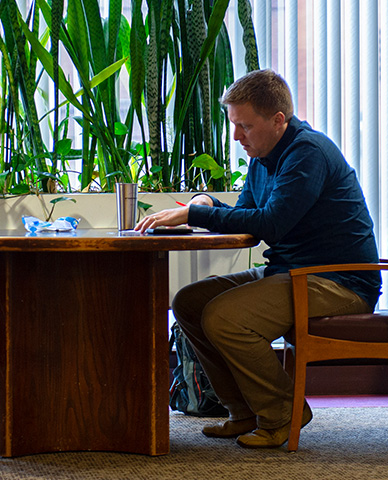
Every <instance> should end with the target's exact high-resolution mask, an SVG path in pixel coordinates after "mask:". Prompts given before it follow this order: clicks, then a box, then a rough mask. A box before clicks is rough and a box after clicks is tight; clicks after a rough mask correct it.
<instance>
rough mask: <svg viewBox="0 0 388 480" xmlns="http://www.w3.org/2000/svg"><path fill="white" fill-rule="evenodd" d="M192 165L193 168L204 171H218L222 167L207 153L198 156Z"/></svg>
mask: <svg viewBox="0 0 388 480" xmlns="http://www.w3.org/2000/svg"><path fill="white" fill-rule="evenodd" d="M192 165H193V167H197V168H202V169H204V170H217V169H218V168H219V167H220V166H219V165H218V163H217V162H216V161H215V160H214V158H213V157H211V156H210V155H208V154H207V153H203V154H202V155H198V157H196V158H195V159H194V160H193V164H192Z"/></svg>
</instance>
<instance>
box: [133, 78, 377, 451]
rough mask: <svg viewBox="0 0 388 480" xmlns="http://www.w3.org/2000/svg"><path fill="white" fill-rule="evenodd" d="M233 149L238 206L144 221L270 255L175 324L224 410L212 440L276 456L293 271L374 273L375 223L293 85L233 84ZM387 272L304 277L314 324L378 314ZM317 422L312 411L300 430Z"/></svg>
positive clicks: (203, 296)
mask: <svg viewBox="0 0 388 480" xmlns="http://www.w3.org/2000/svg"><path fill="white" fill-rule="evenodd" d="M222 102H223V104H225V105H227V108H228V115H229V119H230V120H231V122H232V123H233V124H234V128H235V130H234V139H235V140H237V141H239V142H240V143H241V145H242V146H243V147H244V149H245V150H246V152H247V154H248V155H249V156H250V157H251V161H250V165H249V169H248V174H247V178H246V182H245V185H244V188H243V190H242V192H241V194H240V196H239V199H238V201H237V203H236V206H235V207H230V206H228V205H225V204H223V203H221V202H220V201H218V200H217V199H216V198H214V197H212V196H210V195H205V194H201V195H198V196H195V197H194V198H193V199H192V200H191V201H190V202H189V204H188V206H185V207H181V208H177V209H172V210H164V211H162V212H160V213H157V214H156V215H155V214H154V215H150V216H148V217H146V218H145V219H143V220H142V221H141V222H140V223H139V225H138V226H137V227H136V228H137V229H138V230H141V231H144V230H145V229H146V228H154V227H157V226H160V225H168V226H173V225H180V224H183V223H188V224H189V225H191V226H197V227H204V228H208V229H209V230H212V231H215V232H221V233H250V234H252V235H254V236H255V237H256V238H257V239H259V240H263V241H265V243H266V244H267V245H268V246H269V248H268V250H266V251H265V252H264V256H265V257H266V260H267V262H266V265H265V266H264V267H260V268H252V269H249V270H247V271H244V272H240V273H236V274H230V275H225V276H219V277H214V278H207V279H205V280H202V281H199V282H196V283H194V284H191V285H188V286H186V287H184V288H183V289H181V290H180V291H179V292H178V293H177V295H176V297H175V299H174V301H173V311H174V314H175V317H176V319H177V321H178V323H179V325H180V326H181V328H182V330H183V331H184V332H185V334H186V335H187V337H188V338H189V339H190V341H191V342H192V344H193V347H194V349H195V351H196V353H197V355H198V358H199V360H200V362H201V364H202V366H203V368H204V370H205V372H206V373H207V375H208V377H209V380H210V382H211V384H212V386H213V388H214V390H215V392H216V393H217V395H218V397H219V399H220V401H221V403H222V404H223V405H224V406H225V407H226V408H227V409H228V410H229V419H228V420H226V421H225V422H224V423H219V424H215V425H209V426H205V427H204V428H203V433H204V434H205V435H206V436H208V437H219V438H228V437H238V438H237V443H238V444H239V445H241V446H242V447H247V448H263V447H264V448H266V447H267V448H268V447H278V446H280V445H282V444H283V443H285V442H286V441H287V439H288V434H289V427H290V420H291V412H292V396H293V384H292V380H291V379H290V377H289V376H288V375H287V374H286V372H285V371H284V370H283V368H282V366H281V364H280V362H279V360H278V358H277V356H276V354H275V352H274V351H273V349H272V348H271V342H272V341H273V340H274V339H276V338H278V337H281V336H283V335H284V334H285V333H286V332H287V331H288V330H289V329H290V327H291V326H292V324H293V305H292V294H291V283H290V278H289V275H288V273H287V272H288V270H289V269H291V268H297V267H304V266H310V265H317V264H331V263H353V262H366V263H371V262H377V261H378V254H377V249H376V244H375V238H374V234H373V224H372V220H371V218H370V215H369V213H368V209H367V207H366V204H365V200H364V197H363V194H362V191H361V188H360V185H359V183H358V181H357V178H356V174H355V171H354V170H353V169H352V168H351V167H350V166H349V165H348V164H347V163H346V161H345V159H344V157H343V156H342V154H341V152H340V151H339V149H338V148H337V147H336V146H335V145H334V143H333V142H332V141H331V140H329V139H328V138H327V137H326V136H325V135H324V134H322V133H319V132H317V131H314V130H313V129H312V128H311V127H310V126H309V125H308V124H307V123H306V122H301V121H300V120H298V118H296V117H295V116H294V115H293V103H292V98H291V93H290V90H289V88H288V86H287V84H286V82H285V81H284V80H283V79H282V78H281V77H280V76H279V75H277V74H275V73H274V72H272V71H270V70H263V71H255V72H251V73H249V74H248V75H246V76H244V77H243V78H241V79H239V80H237V81H236V82H235V83H234V84H233V85H231V87H230V88H229V89H228V91H227V92H226V93H225V95H224V96H223V98H222ZM380 286H381V278H380V273H379V272H340V273H325V274H319V275H311V276H309V278H308V287H309V295H310V296H309V298H310V301H309V314H310V316H323V315H337V314H341V313H342V314H351V313H363V312H372V311H373V309H374V306H375V304H376V302H377V299H378V297H379V294H380ZM311 418H312V412H311V410H310V408H309V406H308V404H307V403H306V404H305V408H304V412H303V426H304V425H306V424H307V423H308V422H309V421H310V420H311Z"/></svg>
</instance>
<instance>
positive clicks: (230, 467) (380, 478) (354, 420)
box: [0, 407, 388, 480]
mask: <svg viewBox="0 0 388 480" xmlns="http://www.w3.org/2000/svg"><path fill="white" fill-rule="evenodd" d="M313 412H314V420H313V421H312V422H311V423H310V424H309V425H308V426H307V427H306V428H304V429H303V431H302V433H301V442H300V449H299V451H298V452H297V453H295V454H290V453H288V452H287V449H286V446H283V447H281V448H280V449H274V450H261V451H257V450H244V449H242V448H240V447H238V446H237V445H236V444H235V442H234V440H219V439H210V438H206V437H204V436H203V435H202V434H201V433H200V432H201V428H202V426H203V425H204V424H205V423H209V419H199V418H194V417H186V416H184V415H182V414H180V413H176V412H174V413H172V414H171V417H170V418H171V453H170V454H169V455H166V456H162V457H156V458H151V457H147V456H141V455H131V454H116V453H92V452H77V453H61V454H47V455H33V456H26V457H19V458H15V459H1V458H0V478H1V479H7V480H16V479H17V480H25V479H28V480H38V479H39V480H51V479H55V480H150V479H151V480H180V479H185V480H199V479H209V480H234V479H236V480H252V479H258V480H266V479H271V480H284V479H287V480H315V479H320V480H321V479H324V480H338V479H341V480H358V479H360V480H388V460H387V459H388V434H387V433H388V408H384V407H375V408H314V407H313ZM210 421H211V420H210Z"/></svg>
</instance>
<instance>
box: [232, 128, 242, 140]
mask: <svg viewBox="0 0 388 480" xmlns="http://www.w3.org/2000/svg"><path fill="white" fill-rule="evenodd" d="M242 138H243V131H242V129H241V128H239V127H235V128H234V133H233V139H234V140H235V141H236V142H237V141H240V142H241V139H242Z"/></svg>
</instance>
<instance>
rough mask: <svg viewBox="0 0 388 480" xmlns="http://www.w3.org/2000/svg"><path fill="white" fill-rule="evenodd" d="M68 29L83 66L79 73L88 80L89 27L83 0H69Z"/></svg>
mask: <svg viewBox="0 0 388 480" xmlns="http://www.w3.org/2000/svg"><path fill="white" fill-rule="evenodd" d="M67 31H68V33H69V37H70V40H71V43H72V45H73V47H74V50H75V53H76V56H77V58H78V61H79V64H80V67H81V68H80V70H79V71H78V74H79V75H80V77H81V78H82V77H83V78H84V80H83V83H84V82H87V81H88V80H87V79H88V72H89V51H88V38H87V31H88V29H87V25H86V21H85V15H84V10H83V5H82V2H81V0H68V7H67Z"/></svg>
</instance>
